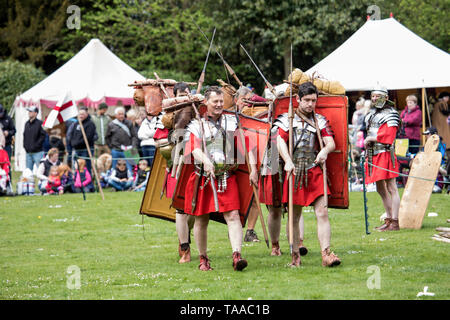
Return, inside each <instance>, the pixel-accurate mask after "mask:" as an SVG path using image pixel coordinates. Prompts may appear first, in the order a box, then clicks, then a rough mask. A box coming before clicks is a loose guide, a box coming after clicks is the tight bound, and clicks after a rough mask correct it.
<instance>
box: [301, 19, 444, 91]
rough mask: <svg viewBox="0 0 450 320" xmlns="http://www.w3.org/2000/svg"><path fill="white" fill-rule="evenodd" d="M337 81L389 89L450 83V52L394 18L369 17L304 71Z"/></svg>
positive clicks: (353, 87)
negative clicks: (350, 34) (436, 45)
mask: <svg viewBox="0 0 450 320" xmlns="http://www.w3.org/2000/svg"><path fill="white" fill-rule="evenodd" d="M314 72H317V73H318V74H320V75H322V76H323V77H325V78H327V79H329V80H337V81H339V82H340V83H341V84H342V85H343V86H344V88H345V89H346V91H360V90H361V91H367V90H371V89H372V88H373V87H374V86H376V85H377V84H379V85H383V86H385V87H386V88H387V89H390V90H401V89H412V88H435V87H448V86H450V76H449V75H450V54H448V53H447V52H444V51H442V50H441V49H439V48H437V47H435V46H433V45H432V44H430V43H428V42H427V41H425V40H423V39H422V38H420V37H419V36H417V35H416V34H414V33H413V32H412V31H410V30H409V29H407V28H406V27H405V26H403V25H402V24H401V23H399V22H398V21H397V20H395V19H394V18H389V19H384V20H368V21H367V22H366V23H365V24H364V25H363V26H362V27H361V28H360V29H359V30H358V31H356V32H355V33H354V34H353V35H352V36H351V37H350V38H348V39H347V41H345V42H344V43H343V44H342V45H341V46H340V47H338V48H337V49H336V50H335V51H333V52H332V53H331V54H330V55H328V56H327V57H326V58H324V59H323V60H322V61H320V62H319V63H317V64H316V65H315V66H313V67H312V68H310V69H309V70H308V71H306V73H307V74H309V75H311V74H313V73H314Z"/></svg>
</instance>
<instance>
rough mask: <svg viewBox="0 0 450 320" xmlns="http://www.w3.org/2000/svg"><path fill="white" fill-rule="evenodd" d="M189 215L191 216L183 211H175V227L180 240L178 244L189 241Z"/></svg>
mask: <svg viewBox="0 0 450 320" xmlns="http://www.w3.org/2000/svg"><path fill="white" fill-rule="evenodd" d="M189 217H193V216H191V215H189V214H185V213H178V211H177V213H176V216H175V226H176V229H177V234H178V240H180V244H183V243H189V231H190V230H189V226H188V219H189Z"/></svg>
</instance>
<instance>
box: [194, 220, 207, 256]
mask: <svg viewBox="0 0 450 320" xmlns="http://www.w3.org/2000/svg"><path fill="white" fill-rule="evenodd" d="M208 223H209V214H204V215H201V216H196V217H195V224H194V238H195V243H196V244H197V248H198V253H199V255H200V256H202V255H203V256H206V250H207V245H208V232H207V231H208Z"/></svg>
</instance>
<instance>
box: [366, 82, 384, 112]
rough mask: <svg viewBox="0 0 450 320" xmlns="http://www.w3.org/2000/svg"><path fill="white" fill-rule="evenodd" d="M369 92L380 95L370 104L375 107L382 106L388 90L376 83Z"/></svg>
mask: <svg viewBox="0 0 450 320" xmlns="http://www.w3.org/2000/svg"><path fill="white" fill-rule="evenodd" d="M370 94H371V95H372V94H378V95H380V97H379V98H378V99H377V100H376V101H375V102H372V106H373V107H375V108H379V109H381V108H383V107H384V105H385V103H386V101H387V100H388V90H387V88H386V87H384V86H381V85H377V86H375V87H374V88H373V90H372V91H371V92H370Z"/></svg>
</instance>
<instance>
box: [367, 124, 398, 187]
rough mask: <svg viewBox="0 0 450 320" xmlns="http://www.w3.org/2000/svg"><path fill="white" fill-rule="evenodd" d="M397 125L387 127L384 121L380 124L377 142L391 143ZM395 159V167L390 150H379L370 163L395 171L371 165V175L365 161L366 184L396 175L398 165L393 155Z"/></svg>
mask: <svg viewBox="0 0 450 320" xmlns="http://www.w3.org/2000/svg"><path fill="white" fill-rule="evenodd" d="M397 129H398V127H396V126H394V127H388V125H387V123H384V124H383V125H381V127H380V129H378V132H377V142H380V143H385V144H393V143H394V140H395V136H396V134H397ZM394 159H395V168H394V164H393V163H392V159H391V153H390V152H381V153H379V154H377V155H375V156H373V158H372V163H373V164H374V165H376V166H378V167H381V168H386V169H388V170H391V171H395V172H396V173H393V172H389V171H386V170H383V169H379V168H377V167H373V166H372V175H371V176H369V170H368V168H367V166H368V164H367V161H368V159H367V161H366V163H365V165H364V170H365V174H366V180H365V181H366V184H369V183H373V182H375V181H379V180H386V179H391V178H396V177H398V172H399V168H400V165H399V163H398V161H397V157H396V156H395V155H394Z"/></svg>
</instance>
